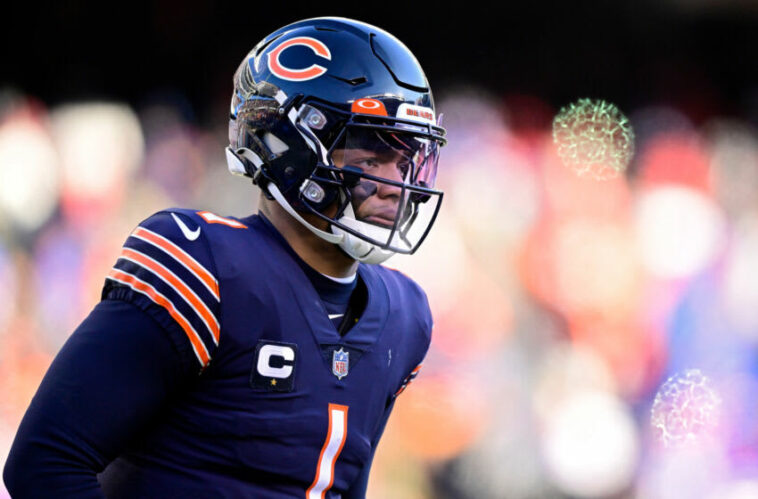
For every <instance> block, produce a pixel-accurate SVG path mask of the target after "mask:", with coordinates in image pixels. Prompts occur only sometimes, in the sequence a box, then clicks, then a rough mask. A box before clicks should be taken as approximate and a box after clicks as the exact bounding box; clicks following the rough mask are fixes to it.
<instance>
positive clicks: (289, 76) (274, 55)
mask: <svg viewBox="0 0 758 499" xmlns="http://www.w3.org/2000/svg"><path fill="white" fill-rule="evenodd" d="M296 45H302V46H304V47H308V48H309V49H311V50H312V51H313V52H314V53H315V54H316V55H317V56H319V57H323V58H324V59H326V60H329V61H331V60H332V53H331V52H330V51H329V47H327V46H326V45H324V42H322V41H320V40H316V39H315V38H311V37H309V36H299V37H297V38H290V39H289V40H287V41H285V42H282V43H280V44H279V45H277V46H276V47H275V48H274V49H273V50H271V52H269V53H268V70H269V71H271V73H273V74H274V75H275V76H277V77H279V78H281V79H283V80H289V81H306V80H312V79H313V78H318V77H319V76H321V75H322V74H324V73H326V68H325V67H324V66H319V65H318V64H312V65H311V66H310V67H307V68H305V69H292V68H288V67H287V66H284V65H283V64H282V63H281V62H279V56H281V55H282V52H284V51H285V50H287V49H288V48H290V47H294V46H296Z"/></svg>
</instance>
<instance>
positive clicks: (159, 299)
mask: <svg viewBox="0 0 758 499" xmlns="http://www.w3.org/2000/svg"><path fill="white" fill-rule="evenodd" d="M108 278H110V279H113V280H114V281H118V282H120V283H122V284H126V285H127V286H129V287H130V288H132V289H134V290H135V291H138V292H140V293H142V294H144V295H147V296H148V297H149V298H150V299H151V300H153V301H154V302H155V303H156V304H157V305H160V306H161V307H163V308H165V309H166V311H167V312H168V313H169V315H170V316H171V317H172V318H173V319H174V320H175V321H176V322H177V324H179V326H180V327H181V328H182V329H183V330H184V332H185V333H186V334H187V338H189V340H190V343H191V344H192V349H193V350H194V351H195V355H196V356H197V358H198V360H199V361H200V364H201V365H202V366H203V367H205V366H207V365H208V363H209V362H210V360H211V359H210V355H209V354H208V351H207V350H206V348H205V344H203V342H202V341H201V340H200V337H199V336H198V334H197V332H196V331H195V330H194V329H193V328H192V325H191V324H190V323H189V322H188V321H187V319H185V318H184V316H183V315H182V314H181V313H179V311H178V310H176V307H174V305H173V303H171V301H170V300H169V299H168V298H166V297H165V296H163V295H162V294H160V293H159V292H158V291H156V289H155V288H153V287H152V286H151V285H149V284H148V283H146V282H144V281H141V280H140V279H138V278H136V277H134V276H133V275H131V274H127V273H125V272H122V271H120V270H118V269H111V270H110V272H108Z"/></svg>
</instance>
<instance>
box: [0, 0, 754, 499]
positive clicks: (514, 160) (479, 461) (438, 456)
mask: <svg viewBox="0 0 758 499" xmlns="http://www.w3.org/2000/svg"><path fill="white" fill-rule="evenodd" d="M440 5H441V4H440ZM5 14H7V16H6V19H5V26H4V28H3V30H2V31H0V40H1V41H2V44H0V47H2V48H0V51H1V52H0V53H1V54H2V66H0V394H1V395H0V465H2V464H3V463H4V460H5V456H6V455H7V452H8V449H9V447H10V444H11V442H12V439H13V437H14V435H15V432H16V428H17V426H18V424H19V421H20V419H21V417H22V415H23V413H24V411H25V410H26V407H27V406H28V403H29V401H30V400H31V397H32V395H33V394H34V392H35V390H36V388H37V386H38V384H39V382H40V380H41V378H42V376H43V374H44V373H45V370H46V369H47V366H48V365H49V363H50V362H51V360H52V358H53V357H54V355H55V353H56V352H57V351H58V349H59V348H60V347H61V345H62V344H63V342H64V341H65V340H66V338H67V337H68V335H69V334H70V333H71V332H72V331H73V330H74V328H75V327H76V326H77V324H78V323H79V322H80V321H81V320H82V319H83V318H84V317H85V316H86V315H87V313H88V312H89V311H90V310H91V309H92V307H93V306H94V304H95V303H96V302H97V301H98V299H99V293H100V288H101V285H102V282H103V278H104V276H105V274H106V273H107V271H108V269H109V268H110V267H111V265H112V264H113V262H114V261H115V259H116V258H117V255H118V253H119V249H120V246H121V244H122V242H123V241H124V239H125V238H126V236H127V235H128V234H129V232H130V231H131V229H132V228H133V227H134V226H135V225H136V224H137V223H139V222H140V221H141V220H143V219H144V218H146V217H148V216H149V215H150V214H151V213H153V212H155V211H157V210H159V209H163V208H166V207H170V206H178V207H192V208H198V209H205V210H210V211H213V212H215V213H218V214H220V215H233V216H245V215H248V214H249V213H251V212H253V211H254V210H255V209H256V208H255V207H256V206H257V204H256V203H257V202H256V196H257V193H256V189H255V188H253V187H252V186H251V185H250V184H249V183H248V182H246V181H244V180H242V179H240V178H237V177H233V176H231V175H229V174H228V172H227V170H226V165H225V160H224V155H223V148H224V146H225V145H226V144H227V142H226V140H227V139H226V136H227V135H226V134H227V115H228V105H229V100H230V97H231V90H232V86H231V81H232V74H233V72H234V70H235V69H236V67H237V65H238V64H239V62H240V61H241V60H242V58H243V57H244V55H245V54H246V53H247V51H248V50H249V49H250V48H252V47H253V45H254V44H255V43H257V41H258V40H259V39H261V38H262V37H263V36H265V35H266V34H268V33H270V32H271V31H274V30H275V29H277V28H279V27H280V26H283V25H285V24H287V23H290V22H293V21H296V20H298V19H301V18H306V17H315V16H321V15H340V16H346V17H354V18H357V19H360V20H363V21H366V22H369V23H372V24H376V25H378V26H380V27H382V28H384V29H386V30H388V31H390V32H391V33H393V34H394V35H396V36H397V37H398V38H400V39H401V40H403V41H404V42H405V44H406V45H407V46H408V47H409V48H410V49H411V50H412V51H413V52H414V53H415V54H416V56H417V57H418V59H419V60H420V62H421V63H422V65H423V66H424V68H425V70H426V73H427V76H428V78H429V80H430V82H431V84H432V87H433V89H434V91H435V95H436V99H437V108H438V112H442V113H444V115H445V118H444V125H445V126H446V128H447V129H448V133H449V145H448V146H447V147H446V148H445V149H443V151H442V158H441V162H440V172H439V176H438V182H439V185H440V186H441V187H442V188H443V189H444V191H445V201H444V203H443V206H442V211H441V215H440V217H439V219H438V222H437V224H436V226H435V229H434V230H433V231H432V234H431V235H430V237H429V239H428V240H427V242H426V243H425V245H424V246H423V247H422V248H421V250H420V251H419V252H418V253H417V254H416V255H415V256H413V257H410V258H400V257H395V258H393V259H392V260H390V261H389V265H390V266H392V267H397V268H400V269H402V270H403V271H405V272H407V273H408V274H410V275H411V276H412V277H413V278H415V279H416V280H417V281H419V282H420V283H421V284H422V285H423V287H424V288H425V289H426V291H427V293H428V295H429V298H430V302H431V306H432V309H433V313H434V316H435V330H434V340H433V343H432V347H431V350H430V352H429V355H428V356H427V359H426V362H425V365H424V368H423V370H422V372H421V375H420V376H419V377H418V379H417V380H416V381H415V382H414V383H413V385H412V386H411V387H410V388H409V389H408V390H407V391H406V392H405V393H404V394H403V395H402V396H401V397H400V399H399V401H398V404H397V406H396V409H395V412H394V414H393V416H392V418H391V420H390V424H389V427H388V430H387V432H386V434H385V437H384V439H383V440H382V443H381V445H380V449H379V453H378V456H377V458H376V460H375V465H374V470H373V473H372V477H371V484H370V485H371V486H370V491H369V498H371V499H380V498H412V499H422V498H443V499H444V498H448V499H465V498H474V497H475V498H480V499H482V498H483V499H488V498H516V499H520V498H574V497H576V498H584V497H588V498H609V499H623V498H700V497H702V498H707V499H715V498H719V499H722V498H727V499H735V498H739V499H742V498H756V497H758V351H757V350H756V345H757V344H758V128H756V127H758V64H756V62H755V60H754V59H755V55H754V54H755V53H756V48H758V29H757V28H758V2H756V1H751V0H657V1H652V0H637V1H634V2H631V1H630V2H620V1H619V2H608V1H598V2H588V1H579V2H561V3H551V2H544V1H543V2H541V1H536V2H521V1H519V2H510V3H506V4H499V5H498V6H497V8H495V7H494V6H493V4H480V5H476V4H472V3H471V2H467V3H459V4H455V5H453V6H452V7H449V8H445V9H443V8H442V7H440V6H438V5H437V4H436V3H434V2H428V3H423V4H422V3H416V4H414V3H410V2H404V3H392V2H381V3H377V2H372V3H370V4H368V3H367V4H358V3H350V4H345V5H339V4H335V3H331V4H328V6H326V7H315V6H313V5H311V4H310V3H309V2H287V3H286V5H284V4H282V5H279V4H276V3H274V2H269V3H266V2H260V3H254V4H251V3H246V4H234V3H227V2H211V1H200V0H185V1H182V2H179V1H176V0H160V1H155V2H150V3H142V2H130V3H129V4H128V5H127V4H124V5H116V6H114V5H111V4H109V3H107V2H100V3H95V2H86V1H83V0H79V1H76V0H70V1H66V2H57V3H54V4H52V5H49V6H47V7H45V6H40V5H39V4H37V3H31V2H29V6H28V7H24V6H18V5H17V6H16V7H15V10H14V11H13V12H12V13H11V12H10V11H8V12H5ZM583 97H590V98H599V99H605V100H607V101H609V102H612V103H614V104H616V105H617V106H618V107H619V108H620V109H621V111H622V112H623V113H625V114H626V116H627V117H629V119H630V121H631V124H632V127H633V130H634V133H635V138H636V141H635V149H634V157H633V159H632V162H631V164H630V166H629V169H628V170H627V172H626V174H625V175H622V176H620V177H618V178H616V179H613V180H607V181H602V182H601V181H596V180H593V179H587V178H579V177H578V176H577V175H575V174H574V173H573V172H572V171H571V170H569V169H567V168H566V167H564V166H563V164H562V163H561V160H560V158H559V157H558V156H557V154H556V150H555V147H554V145H553V140H552V129H551V123H552V119H553V117H554V116H555V114H556V113H557V112H558V111H559V110H560V109H561V108H562V107H564V106H566V105H568V104H569V103H571V102H574V101H576V100H577V99H579V98H583ZM693 372H695V373H698V374H699V375H702V376H705V377H706V379H707V381H708V383H707V384H703V383H700V384H699V385H698V386H697V387H695V388H696V389H695V390H692V389H689V388H688V387H687V382H688V381H687V380H689V379H692V377H691V376H689V375H688V373H690V374H691V373H693ZM667 379H673V381H674V382H679V383H680V385H678V386H680V388H681V387H684V389H680V390H679V391H676V390H675V391H674V392H671V391H665V390H664V392H662V395H659V398H660V397H662V399H661V400H663V402H665V403H666V404H664V405H662V406H658V409H660V407H663V408H664V409H663V412H662V417H663V419H662V421H664V423H663V425H664V426H667V431H671V432H673V434H676V432H677V431H679V432H680V433H679V435H685V436H686V435H687V434H688V433H689V434H690V436H692V438H691V439H690V440H693V441H694V443H695V444H697V445H689V446H683V447H682V446H679V447H677V446H673V447H672V446H670V445H664V444H665V443H666V442H664V441H663V440H662V439H661V438H660V424H659V427H658V428H657V429H656V428H654V427H653V426H651V411H652V409H653V402H654V400H655V397H656V393H658V392H659V390H660V388H661V386H662V385H663V384H664V382H665V381H666V380H667ZM698 379H701V380H702V379H703V378H702V377H701V378H698ZM671 393H674V395H671ZM666 397H669V399H666ZM714 401H718V402H714ZM698 414H700V415H702V414H711V415H713V414H716V415H718V418H716V419H717V421H718V422H717V424H714V425H711V426H708V425H705V426H707V427H706V428H704V429H703V428H700V429H699V428H698V427H697V425H694V426H693V425H692V421H697V420H698V419H697V418H698V417H699V416H698ZM659 415H660V414H659ZM659 421H661V420H659ZM688 425H689V426H688ZM701 426H702V425H701ZM685 439H686V438H685ZM2 490H4V489H2V487H1V486H0V491H2ZM0 495H2V492H0Z"/></svg>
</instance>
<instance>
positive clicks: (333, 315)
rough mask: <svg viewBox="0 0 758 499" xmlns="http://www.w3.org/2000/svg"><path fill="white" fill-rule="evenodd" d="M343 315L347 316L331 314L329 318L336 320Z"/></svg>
mask: <svg viewBox="0 0 758 499" xmlns="http://www.w3.org/2000/svg"><path fill="white" fill-rule="evenodd" d="M343 315H345V314H329V318H330V319H336V318H338V317H342V316H343Z"/></svg>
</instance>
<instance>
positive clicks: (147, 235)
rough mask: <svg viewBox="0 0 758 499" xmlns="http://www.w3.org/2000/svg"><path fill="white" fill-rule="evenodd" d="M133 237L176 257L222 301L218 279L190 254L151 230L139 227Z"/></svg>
mask: <svg viewBox="0 0 758 499" xmlns="http://www.w3.org/2000/svg"><path fill="white" fill-rule="evenodd" d="M132 235H133V236H135V237H138V238H140V239H142V240H144V241H147V242H149V243H151V244H152V245H154V246H157V247H158V248H160V249H162V250H163V251H165V252H166V253H168V254H169V255H171V256H172V257H174V259H175V260H177V261H178V262H179V263H181V264H182V265H184V266H185V267H186V268H187V269H188V270H189V271H190V272H192V273H193V274H194V275H195V277H197V278H198V279H199V280H200V281H201V282H202V283H203V284H205V287H207V288H208V290H209V291H210V292H211V293H212V294H213V296H214V297H215V298H216V300H218V301H220V300H221V298H220V295H219V291H218V281H216V278H215V277H213V275H212V274H211V273H210V272H208V271H207V270H206V269H205V267H203V266H202V265H200V264H199V263H198V262H197V260H195V259H194V258H192V256H190V255H189V253H187V252H186V251H184V250H183V249H181V248H180V247H179V246H177V245H176V244H174V243H172V242H171V241H169V240H168V239H166V238H165V237H163V236H161V235H159V234H156V233H155V232H153V231H151V230H148V229H145V228H144V227H137V228H136V229H135V230H134V232H133V233H132Z"/></svg>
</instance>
